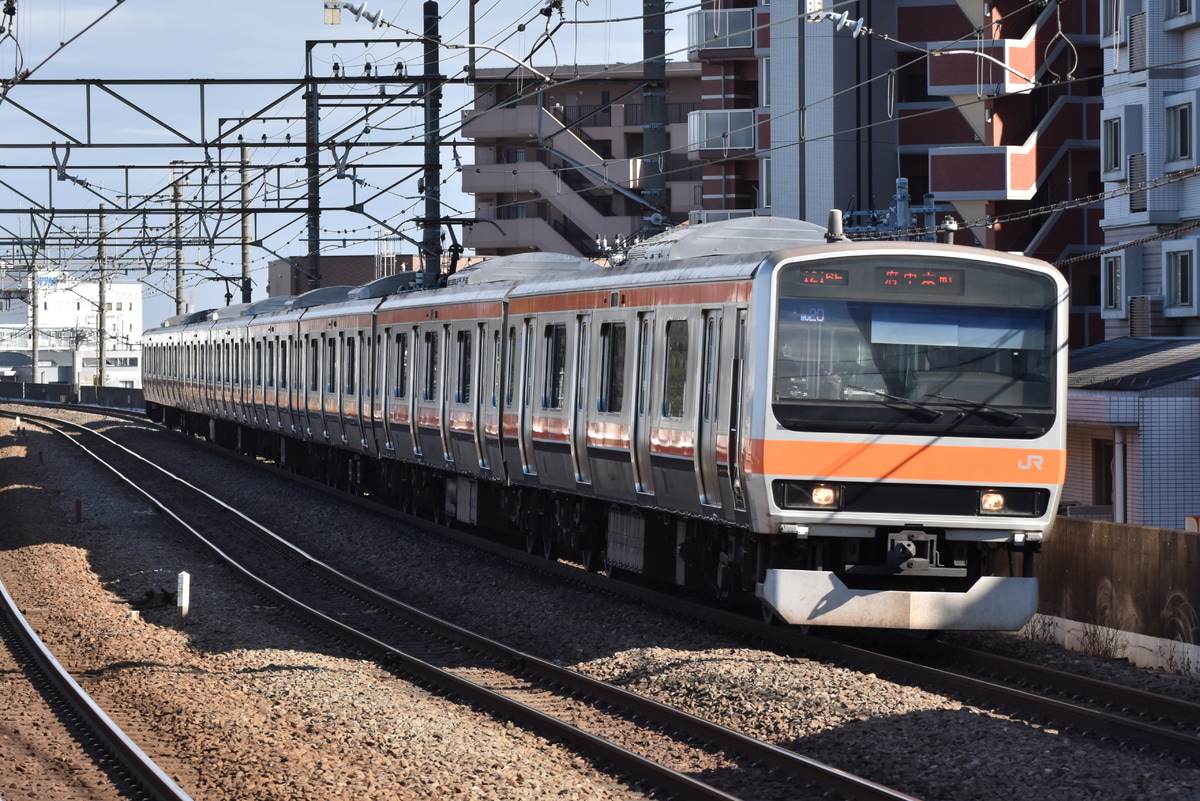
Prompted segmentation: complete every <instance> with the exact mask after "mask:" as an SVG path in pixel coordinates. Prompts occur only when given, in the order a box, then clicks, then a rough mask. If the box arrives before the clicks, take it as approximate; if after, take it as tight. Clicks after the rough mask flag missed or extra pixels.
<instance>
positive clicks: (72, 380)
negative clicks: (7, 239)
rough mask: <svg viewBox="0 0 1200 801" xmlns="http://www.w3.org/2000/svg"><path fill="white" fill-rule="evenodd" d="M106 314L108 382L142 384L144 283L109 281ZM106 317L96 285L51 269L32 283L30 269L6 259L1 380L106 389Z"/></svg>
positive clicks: (1, 286)
mask: <svg viewBox="0 0 1200 801" xmlns="http://www.w3.org/2000/svg"><path fill="white" fill-rule="evenodd" d="M34 303H36V304H37V309H36V315H35V311H34V308H33V304H34ZM103 316H104V332H105V333H104V344H105V365H106V366H105V370H104V373H105V380H104V383H105V385H106V386H110V387H135V388H136V387H140V386H141V373H140V369H139V368H140V360H141V333H142V330H143V326H142V285H141V284H139V283H137V282H131V281H110V282H109V283H108V286H107V289H106V292H105V303H104V315H103ZM35 317H36V320H35ZM100 318H101V314H100V285H99V283H98V282H97V281H80V280H78V279H77V278H76V277H74V276H72V275H70V274H69V273H66V272H61V271H55V270H47V271H46V272H38V273H37V274H36V280H35V281H33V282H31V274H30V272H29V270H28V269H27V268H25V267H17V266H16V265H13V264H9V263H6V262H0V381H30V382H33V383H69V384H77V385H86V386H92V385H97V384H99V382H100V372H101V371H100V368H99V355H98V350H99V347H98V343H99V339H100ZM35 327H36V331H37V348H38V365H37V368H36V370H34V369H31V366H30V365H31V362H32V357H33V342H34V339H33V337H34V330H35Z"/></svg>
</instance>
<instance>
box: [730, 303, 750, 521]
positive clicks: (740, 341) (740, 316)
mask: <svg viewBox="0 0 1200 801" xmlns="http://www.w3.org/2000/svg"><path fill="white" fill-rule="evenodd" d="M746 336H747V334H746V310H745V309H738V313H737V326H736V328H735V330H734V335H733V375H732V380H731V381H730V382H729V488H730V492H731V493H732V494H733V506H734V508H735V509H737V510H738V511H744V510H745V508H746V493H745V489H744V488H743V486H742V432H741V427H742V400H743V398H744V397H745V392H746V387H745V383H746V381H745V372H746Z"/></svg>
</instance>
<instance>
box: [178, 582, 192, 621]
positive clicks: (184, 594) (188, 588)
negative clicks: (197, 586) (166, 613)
mask: <svg viewBox="0 0 1200 801" xmlns="http://www.w3.org/2000/svg"><path fill="white" fill-rule="evenodd" d="M191 594H192V576H191V574H190V573H188V572H187V571H186V570H185V571H183V572H182V573H180V574H179V583H178V584H177V585H176V587H175V605H176V606H178V607H179V619H180V620H183V619H184V618H186V617H187V613H188V603H189V602H190V600H191V599H190V596H191Z"/></svg>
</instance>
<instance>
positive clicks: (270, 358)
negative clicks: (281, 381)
mask: <svg viewBox="0 0 1200 801" xmlns="http://www.w3.org/2000/svg"><path fill="white" fill-rule="evenodd" d="M263 373H264V374H265V376H266V379H267V381H266V383H267V387H268V388H274V386H275V341H274V340H268V341H267V363H266V366H265V367H264V370H263Z"/></svg>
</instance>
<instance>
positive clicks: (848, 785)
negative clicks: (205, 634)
mask: <svg viewBox="0 0 1200 801" xmlns="http://www.w3.org/2000/svg"><path fill="white" fill-rule="evenodd" d="M92 411H94V410H92ZM24 416H25V417H27V418H28V419H32V420H36V421H45V422H46V423H47V424H51V427H52V426H53V425H59V426H69V427H72V428H75V429H77V430H80V431H83V432H86V433H87V434H90V435H92V436H94V437H97V438H99V439H101V440H103V441H105V442H106V443H107V444H108V445H110V446H112V447H115V448H118V449H120V450H122V451H124V452H125V453H127V454H129V455H130V456H132V457H133V458H136V459H138V460H140V461H141V462H143V463H145V464H146V465H147V466H149V467H153V468H155V469H157V470H158V471H160V472H161V473H163V474H164V475H165V476H168V477H169V478H172V479H174V480H175V481H177V482H179V484H181V485H182V486H184V487H186V488H188V490H189V491H191V492H194V493H197V494H199V495H200V496H203V497H205V498H206V499H207V500H208V501H210V502H211V503H213V504H216V505H217V506H218V507H220V508H222V509H223V510H225V511H226V512H227V513H229V514H232V515H234V516H236V517H237V518H238V519H239V521H240V523H241V524H243V525H245V526H248V527H251V528H253V529H254V530H255V531H256V532H257V533H258V534H259V535H260V536H263V537H266V538H268V539H270V540H271V541H272V544H274V545H276V546H277V547H279V548H282V549H285V550H288V551H290V552H291V554H292V557H293V558H295V559H298V560H302V561H303V562H304V563H305V564H306V565H307V566H309V567H311V568H313V569H316V570H319V571H320V572H321V573H323V574H324V575H325V577H327V578H329V579H330V580H332V581H334V582H335V583H337V584H339V585H341V586H343V587H344V588H346V589H347V590H349V591H352V592H355V593H357V594H359V595H362V596H366V597H367V598H369V600H370V602H372V603H374V604H377V605H380V606H383V607H385V608H387V609H389V610H391V611H394V612H396V613H398V614H403V615H405V616H406V617H410V618H415V619H418V620H419V621H420V625H422V626H424V627H426V628H428V629H430V630H433V631H435V632H436V634H437V635H438V636H446V637H452V638H454V639H456V640H458V641H460V642H462V643H467V644H469V645H470V647H472V648H475V649H477V650H479V651H483V652H486V653H489V654H491V655H493V656H494V657H497V658H499V659H502V660H507V661H510V662H513V663H515V664H519V665H520V666H522V667H523V668H525V669H527V670H529V671H531V672H533V673H535V674H537V675H539V676H540V677H541V678H542V679H543V680H545V681H548V682H551V683H556V684H560V685H562V686H564V687H569V688H571V689H573V690H575V691H577V692H580V693H586V694H588V695H591V696H593V697H595V698H599V699H601V700H603V701H604V702H606V703H611V704H614V705H620V706H622V707H625V708H626V709H629V710H633V711H635V712H636V713H637V714H641V715H644V716H646V717H647V718H648V719H651V720H654V721H655V722H657V723H659V724H660V725H663V726H666V727H668V728H674V729H676V730H678V731H682V732H686V733H688V734H691V735H694V736H699V737H703V738H705V739H706V740H707V741H709V742H710V743H713V744H716V745H718V746H720V747H722V748H724V749H726V750H729V751H733V752H736V753H739V754H742V755H743V756H747V757H749V758H751V759H754V760H756V761H759V762H761V763H763V764H766V765H771V766H773V767H774V768H777V769H781V770H787V771H789V772H791V773H792V774H794V775H796V776H797V777H799V778H803V779H805V780H808V781H812V782H814V783H818V784H821V785H823V786H825V787H827V788H828V789H831V790H834V791H836V792H838V793H839V794H840V795H842V796H843V797H844V798H847V799H852V801H917V799H915V798H914V797H913V796H910V795H907V794H905V793H901V792H899V791H896V790H893V789H891V788H888V787H885V786H883V785H879V784H877V783H875V782H872V781H869V780H867V779H863V778H862V777H859V776H855V775H854V774H851V773H849V772H847V771H843V770H840V769H838V768H834V767H832V766H829V765H825V764H824V763H821V762H819V761H817V760H814V759H810V758H808V757H805V756H803V755H801V754H798V753H796V752H793V751H788V750H787V749H784V748H780V747H778V746H775V745H772V744H770V743H765V742H762V741H759V740H755V739H754V738H751V737H748V736H746V735H744V734H741V733H740V732H737V731H734V730H733V729H729V728H727V727H724V726H721V725H720V724H717V723H713V722H712V721H708V720H704V719H703V718H700V717H697V716H695V715H691V714H689V713H686V712H683V711H682V710H677V709H674V708H672V707H669V706H667V705H665V704H661V703H659V702H657V701H653V700H651V699H648V698H645V697H643V696H639V695H637V694H635V693H632V692H630V691H628V690H624V689H622V688H619V687H616V686H614V685H611V684H608V683H606V682H602V681H599V680H596V679H591V678H589V677H587V676H584V675H583V674H580V673H576V672H574V671H571V670H568V669H566V668H562V667H559V666H557V665H554V664H553V663H551V662H548V661H546V660H542V659H539V658H537V657H535V656H532V655H530V654H526V653H524V652H521V651H518V650H516V649H512V648H509V647H508V646H505V645H503V644H502V643H499V642H496V641H495V640H492V639H490V638H487V637H484V636H482V635H478V634H475V633H473V632H470V631H468V630H467V629H464V628H462V627H460V626H457V625H455V624H453V623H449V622H447V621H443V620H440V619H438V618H435V617H433V616H431V615H428V614H426V613H424V612H422V611H420V610H418V609H416V608H415V607H412V606H409V605H408V604H405V603H403V602H401V601H399V600H396V599H394V598H391V597H390V596H387V595H385V594H383V593H380V592H378V591H376V590H374V589H373V588H370V587H367V586H366V585H363V584H361V583H359V582H357V581H355V580H354V579H352V578H350V577H349V576H346V575H345V574H343V573H341V572H340V571H338V570H336V569H335V568H333V567H331V566H329V565H327V564H325V563H323V562H321V561H320V560H319V559H317V558H315V557H313V556H312V555H310V554H308V553H307V552H305V551H303V550H301V549H299V548H297V547H296V546H294V545H292V544H291V543H289V542H287V541H286V540H285V539H283V538H282V537H280V536H279V535H277V534H275V533H274V532H272V531H270V530H269V529H267V528H266V527H264V526H262V525H260V524H259V523H257V522H256V521H254V520H253V519H251V518H249V517H248V516H246V515H245V514H244V513H242V512H241V511H239V510H237V509H235V508H233V507H231V506H229V505H228V504H225V503H224V502H223V501H221V500H220V499H218V498H215V497H214V496H212V495H211V494H209V493H207V492H205V491H204V490H202V489H200V488H198V487H195V486H194V485H192V484H190V483H189V482H187V481H186V480H185V479H182V478H180V477H178V476H175V475H173V474H171V473H170V472H169V471H167V470H166V469H164V468H162V467H160V466H158V465H155V464H154V463H153V462H150V461H149V460H147V459H145V458H144V457H142V456H140V455H139V454H137V453H135V452H133V451H132V450H130V449H129V448H127V447H125V446H124V445H121V444H120V443H117V442H115V441H113V440H112V439H111V438H109V437H107V436H106V435H104V434H101V433H100V432H98V431H94V430H92V429H90V428H88V427H86V426H82V425H79V424H76V423H71V422H69V421H63V420H58V419H56V418H53V417H48V416H42V415H24ZM68 439H70V440H71V441H72V442H74V443H75V444H76V445H77V446H78V447H80V448H81V449H83V450H84V451H85V452H87V453H88V454H89V455H90V456H92V458H94V459H96V460H97V461H99V462H100V463H101V464H103V465H104V466H105V467H107V468H108V469H109V470H110V471H112V472H113V473H114V474H116V475H117V476H118V477H119V478H120V479H121V480H123V481H124V482H125V483H127V484H129V485H130V486H131V487H132V488H133V489H134V490H135V491H136V492H138V493H139V494H141V495H142V496H143V497H145V498H146V499H147V500H149V502H151V503H152V504H154V505H155V506H156V507H157V508H158V509H159V510H160V511H162V512H163V513H164V514H165V515H167V517H168V518H169V519H170V520H171V521H172V522H173V523H174V524H175V525H176V526H178V527H180V528H181V529H182V530H184V531H185V532H186V533H188V534H189V535H190V536H192V537H194V538H196V539H197V540H198V541H199V542H201V543H202V544H204V545H205V546H206V547H208V548H209V549H210V550H211V551H212V552H213V553H215V554H216V555H217V556H218V557H219V558H221V559H222V560H223V561H225V562H226V563H228V564H229V565H230V567H232V568H233V569H234V570H235V571H236V572H237V573H238V574H239V575H240V576H241V577H242V578H244V579H245V580H246V581H248V582H249V583H250V584H251V585H252V586H254V587H255V588H256V589H257V590H258V591H259V592H261V593H263V594H265V595H267V596H270V597H272V598H274V599H276V600H277V601H279V602H280V603H282V604H286V605H287V606H288V608H289V609H291V610H292V611H294V612H295V613H296V614H298V615H300V616H301V617H302V618H303V619H304V620H305V621H306V622H308V623H309V624H310V625H312V626H314V627H315V628H318V629H321V630H323V631H325V632H327V633H329V634H331V635H333V636H334V637H337V638H339V639H342V640H344V641H348V642H350V643H351V644H353V645H355V646H357V647H359V648H362V649H364V650H367V651H369V652H372V653H374V654H376V655H377V656H379V657H380V658H382V659H383V660H384V661H385V662H387V663H390V664H392V665H393V666H397V667H399V668H400V669H401V670H403V671H404V672H406V673H409V674H410V675H412V676H414V677H416V678H418V679H420V680H421V681H424V682H427V683H429V684H431V685H434V686H437V687H440V688H441V689H443V690H444V691H446V692H449V693H451V694H455V695H459V696H462V697H466V698H469V699H471V700H472V701H473V702H476V703H480V704H483V705H486V706H489V707H490V708H492V709H496V710H499V711H501V712H502V713H503V714H505V715H508V716H510V717H511V718H512V719H514V720H517V721H520V722H522V723H523V724H524V725H527V726H529V727H531V728H533V729H535V730H538V731H541V732H543V733H549V734H550V735H551V736H556V737H560V738H562V739H564V740H567V741H569V742H572V743H575V744H576V745H577V746H580V747H582V748H584V749H587V750H589V751H591V752H592V753H598V754H600V755H602V757H603V758H604V759H606V760H608V761H609V762H611V763H612V764H614V765H616V766H618V767H619V768H620V769H621V770H624V771H627V772H629V773H631V774H634V775H637V776H640V777H649V778H650V779H651V780H652V781H654V782H655V783H656V785H657V786H658V787H660V788H662V789H663V790H666V791H667V792H669V793H678V794H681V795H683V796H684V797H687V798H696V799H714V801H716V800H717V799H720V800H721V801H735V797H734V796H731V795H729V794H727V793H725V792H723V791H721V790H719V789H717V788H714V787H712V786H711V785H708V784H706V783H704V782H702V781H699V780H697V779H694V778H692V777H690V776H688V775H687V774H684V773H680V772H678V771H675V770H673V769H671V768H668V767H666V766H664V765H662V764H661V763H658V762H656V761H654V760H651V759H648V758H646V757H643V756H641V755H640V754H637V753H634V752H632V751H629V750H628V749H625V748H623V747H622V746H619V745H617V744H615V743H611V742H609V741H607V740H604V739H602V738H599V737H597V736H595V735H592V734H590V733H588V732H586V731H583V730H582V729H580V728H578V727H577V726H575V725H573V724H571V723H567V722H564V721H561V720H559V719H557V718H554V717H552V716H549V715H546V714H544V713H542V712H540V711H538V710H536V709H533V708H531V707H529V706H526V705H525V704H522V703H520V702H518V701H516V700H514V699H511V698H508V697H507V696H505V695H503V694H500V693H497V692H495V691H493V690H490V689H488V688H486V687H482V686H480V685H478V684H476V683H474V682H472V681H470V680H468V679H465V678H463V677H461V676H457V675H455V674H453V673H450V672H448V671H444V670H442V669H440V668H438V667H436V666H434V665H432V664H429V663H428V662H425V661H423V660H421V659H418V658H416V657H413V656H411V655H410V654H407V653H405V652H404V651H401V650H399V649H397V648H395V647H393V646H391V645H389V644H388V643H385V642H382V641H380V640H378V639H376V638H374V637H371V636H369V635H366V634H363V633H362V632H360V631H358V630H357V629H355V628H353V627H352V626H349V625H347V624H345V623H342V622H341V621H339V620H336V619H334V618H332V617H330V616H328V615H326V614H324V613H322V612H320V611H318V610H316V609H313V608H312V607H310V606H308V605H306V604H304V603H303V602H300V601H298V600H296V599H295V598H293V597H292V596H291V595H290V594H289V593H288V592H287V591H285V590H283V589H280V588H278V587H276V586H274V585H272V584H270V583H268V582H266V581H264V580H262V579H260V578H259V577H258V576H256V575H254V574H253V573H252V572H251V571H249V570H247V569H246V568H245V567H244V566H242V565H241V564H239V563H238V562H237V561H236V560H235V559H233V558H231V557H230V556H229V555H228V554H226V553H225V552H224V551H222V550H221V549H220V548H219V547H218V546H217V545H215V544H214V543H212V542H211V541H210V540H208V539H207V538H206V537H204V535H203V534H201V533H200V532H198V531H197V530H196V529H195V528H193V527H192V526H191V525H189V524H188V523H187V522H186V521H185V520H183V519H182V518H181V517H179V516H178V515H176V514H175V513H174V512H172V511H171V510H170V509H168V508H167V507H166V506H165V504H163V503H162V501H160V500H159V499H157V498H155V497H153V496H152V495H151V494H150V493H149V492H147V491H146V490H144V489H143V488H141V487H140V486H138V484H137V483H136V482H135V481H134V480H133V479H132V478H130V477H128V476H126V475H124V474H123V473H121V472H120V471H119V470H118V469H117V468H116V467H115V466H113V465H111V464H110V463H109V462H108V461H107V460H105V459H103V458H102V457H101V456H100V455H98V454H97V453H95V452H94V451H92V450H90V449H89V448H87V447H86V446H84V445H83V444H82V443H80V442H78V441H76V440H75V438H73V437H68Z"/></svg>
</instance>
